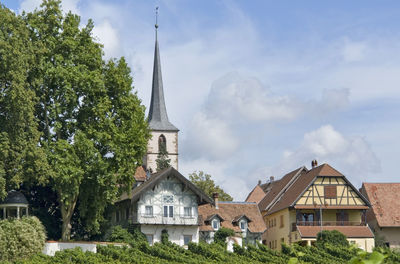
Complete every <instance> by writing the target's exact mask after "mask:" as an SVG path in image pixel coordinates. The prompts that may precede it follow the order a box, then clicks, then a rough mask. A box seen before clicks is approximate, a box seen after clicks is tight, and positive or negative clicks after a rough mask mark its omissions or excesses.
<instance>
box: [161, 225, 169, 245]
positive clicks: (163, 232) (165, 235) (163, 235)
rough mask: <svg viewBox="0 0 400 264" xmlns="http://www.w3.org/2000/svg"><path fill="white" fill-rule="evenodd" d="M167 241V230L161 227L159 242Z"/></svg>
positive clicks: (165, 242) (166, 242)
mask: <svg viewBox="0 0 400 264" xmlns="http://www.w3.org/2000/svg"><path fill="white" fill-rule="evenodd" d="M168 242H169V235H168V231H167V230H166V229H163V230H162V231H161V243H163V244H168Z"/></svg>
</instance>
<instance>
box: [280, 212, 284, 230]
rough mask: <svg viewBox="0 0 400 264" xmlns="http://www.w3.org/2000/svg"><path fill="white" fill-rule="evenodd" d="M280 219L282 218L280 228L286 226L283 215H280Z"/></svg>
mask: <svg viewBox="0 0 400 264" xmlns="http://www.w3.org/2000/svg"><path fill="white" fill-rule="evenodd" d="M280 220H281V224H280V226H279V228H282V227H284V226H285V222H284V221H283V215H281V216H280Z"/></svg>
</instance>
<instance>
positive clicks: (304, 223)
mask: <svg viewBox="0 0 400 264" xmlns="http://www.w3.org/2000/svg"><path fill="white" fill-rule="evenodd" d="M366 225H367V224H366V222H364V221H357V222H351V221H322V225H321V222H320V221H297V222H295V223H292V232H293V231H296V230H297V226H366Z"/></svg>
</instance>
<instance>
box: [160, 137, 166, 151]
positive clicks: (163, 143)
mask: <svg viewBox="0 0 400 264" xmlns="http://www.w3.org/2000/svg"><path fill="white" fill-rule="evenodd" d="M158 152H167V140H166V138H165V136H164V135H162V134H161V135H160V136H159V137H158Z"/></svg>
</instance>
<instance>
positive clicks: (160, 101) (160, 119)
mask: <svg viewBox="0 0 400 264" xmlns="http://www.w3.org/2000/svg"><path fill="white" fill-rule="evenodd" d="M157 14H158V7H157V8H156V25H155V28H156V32H155V33H156V45H155V50H154V66H153V85H152V90H151V102H150V110H149V119H148V120H149V127H150V133H151V139H150V140H149V142H148V144H147V154H146V156H145V157H144V160H143V161H144V165H145V167H146V169H147V170H148V171H150V172H156V171H157V169H158V167H159V166H158V165H157V164H158V163H159V161H160V159H164V161H166V160H169V161H170V164H169V165H170V166H171V167H173V168H175V169H176V170H177V169H178V131H179V130H178V129H177V128H176V127H175V126H174V125H173V124H171V122H169V120H168V115H167V108H166V107H165V102H164V90H163V82H162V77H161V63H160V51H159V49H158V39H157V33H158V32H157V30H158V24H157ZM165 151H166V153H167V157H165V156H164V155H165Z"/></svg>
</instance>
